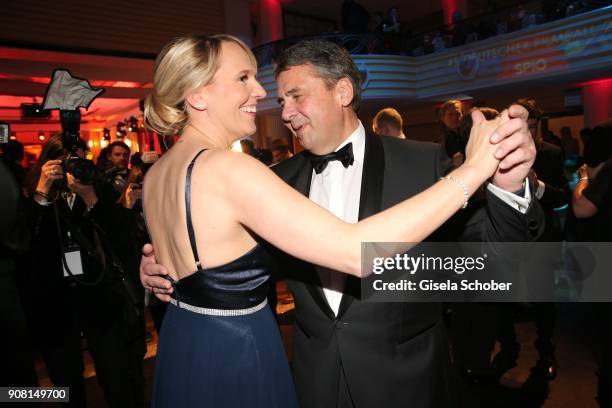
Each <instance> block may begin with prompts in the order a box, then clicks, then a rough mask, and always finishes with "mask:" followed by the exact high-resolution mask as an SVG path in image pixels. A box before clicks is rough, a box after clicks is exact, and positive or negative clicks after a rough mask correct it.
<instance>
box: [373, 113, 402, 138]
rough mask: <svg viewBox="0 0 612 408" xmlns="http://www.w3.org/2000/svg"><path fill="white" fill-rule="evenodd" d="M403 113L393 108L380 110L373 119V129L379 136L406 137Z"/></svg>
mask: <svg viewBox="0 0 612 408" xmlns="http://www.w3.org/2000/svg"><path fill="white" fill-rule="evenodd" d="M403 128H404V121H403V119H402V115H400V113H399V112H398V111H396V110H395V109H393V108H384V109H381V110H380V111H378V113H377V114H376V116H374V119H373V120H372V130H373V131H374V133H376V134H377V135H379V136H391V137H397V138H399V139H405V138H406V136H405V135H404V132H403Z"/></svg>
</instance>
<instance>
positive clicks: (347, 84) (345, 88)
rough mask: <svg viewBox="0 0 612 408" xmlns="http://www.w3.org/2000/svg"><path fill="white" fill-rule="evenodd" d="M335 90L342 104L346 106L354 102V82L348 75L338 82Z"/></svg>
mask: <svg viewBox="0 0 612 408" xmlns="http://www.w3.org/2000/svg"><path fill="white" fill-rule="evenodd" d="M335 90H336V96H337V98H338V101H339V102H340V104H341V105H342V106H343V107H345V108H346V107H348V106H350V105H351V103H352V102H353V96H354V95H355V92H354V90H353V82H351V80H350V79H348V78H346V77H344V78H340V79H339V80H338V82H337V83H336V87H335Z"/></svg>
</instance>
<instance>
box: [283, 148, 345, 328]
mask: <svg viewBox="0 0 612 408" xmlns="http://www.w3.org/2000/svg"><path fill="white" fill-rule="evenodd" d="M296 159H297V158H296ZM299 159H300V162H296V165H297V166H298V167H297V168H296V171H295V172H294V173H293V174H292V175H291V176H290V177H288V178H287V183H288V184H289V185H290V186H291V187H293V188H294V189H296V190H297V191H299V192H300V193H302V194H303V195H304V196H306V197H308V196H309V194H310V184H311V182H312V163H311V162H310V160H309V158H308V153H307V152H304V153H302V154H301V157H300V158H299ZM302 264H303V265H305V268H304V269H305V271H306V273H309V274H311V276H312V278H311V279H307V278H306V277H305V276H303V277H301V278H302V279H299V281H301V282H303V283H304V285H305V286H306V289H308V292H309V293H310V295H311V296H312V298H313V299H314V301H315V303H316V304H317V305H318V306H319V308H320V309H321V311H323V313H325V315H326V316H327V317H328V318H330V319H332V320H333V319H334V318H335V316H334V312H333V311H332V310H331V308H330V307H329V303H327V300H326V299H325V294H324V293H323V289H322V286H323V285H322V284H321V278H320V277H319V273H318V271H317V270H316V268H315V267H314V265H312V264H308V263H306V262H302Z"/></svg>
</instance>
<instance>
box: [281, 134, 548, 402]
mask: <svg viewBox="0 0 612 408" xmlns="http://www.w3.org/2000/svg"><path fill="white" fill-rule="evenodd" d="M308 154H309V153H308V152H302V153H300V154H298V155H296V156H294V157H292V158H291V159H289V160H287V161H285V162H282V163H280V164H278V165H277V166H275V167H273V170H274V171H275V172H276V173H277V174H278V175H279V176H280V177H281V178H283V179H284V180H285V181H286V182H287V183H288V184H290V185H291V186H293V187H294V188H295V189H297V190H298V191H300V192H301V193H302V194H304V195H306V196H308V194H309V190H310V184H311V176H312V165H311V164H310V161H309V159H308ZM441 157H442V158H443V157H444V154H443V153H442V152H441V150H440V149H439V147H437V146H436V145H434V144H430V143H419V142H414V141H408V140H401V139H396V138H378V137H376V136H373V135H366V144H365V156H364V166H363V168H364V170H363V176H362V184H361V199H360V206H359V219H363V218H365V217H368V216H370V215H372V214H375V213H377V212H379V211H381V210H383V209H386V208H388V207H390V206H392V205H394V204H396V203H398V202H400V201H402V200H404V199H406V198H408V197H411V196H413V195H415V194H417V193H419V192H421V191H423V190H424V189H426V188H427V187H429V186H431V185H432V184H433V183H435V182H436V181H437V180H438V178H439V177H440V176H442V175H443V174H444V173H445V172H446V171H447V170H448V164H445V163H444V162H443V160H442V159H441ZM458 194H460V189H458ZM489 201H490V204H489V210H490V211H488V212H487V211H481V210H477V209H473V210H472V211H471V212H464V213H463V214H461V215H462V219H461V220H459V219H457V220H458V221H460V222H461V223H462V224H466V225H469V226H468V227H466V228H465V230H464V231H463V232H464V233H465V234H462V235H464V236H466V237H469V236H471V237H472V239H475V238H476V237H478V238H480V239H487V240H491V241H495V240H497V241H502V240H527V239H529V237H530V233H529V232H528V231H531V232H532V233H534V234H537V233H538V230H539V228H540V226H539V214H540V213H539V210H538V207H537V206H535V207H534V208H533V209H532V210H531V211H530V212H529V215H528V216H524V215H522V214H520V213H519V212H517V211H515V210H514V209H512V208H510V207H509V206H507V205H506V204H504V203H502V202H501V201H500V200H499V199H497V198H495V197H490V198H489ZM487 214H493V215H494V216H490V217H489V216H487ZM530 221H532V223H531V227H532V228H531V229H529V228H528V224H529V222H530ZM447 227H448V228H447V229H448V230H451V231H452V230H453V229H456V226H453V225H452V223H451V224H449V225H448V226H447ZM439 234H440V235H443V234H444V232H443V231H440V233H439ZM285 262H286V263H285V264H284V265H283V266H282V273H283V274H284V275H285V277H286V278H287V280H288V284H289V286H290V287H291V290H292V291H293V294H294V299H295V306H296V307H295V319H296V322H295V330H294V348H295V353H294V365H293V369H294V375H295V382H296V387H297V392H298V398H299V401H300V405H301V406H302V407H305V408H308V407H317V408H318V407H336V406H337V400H338V395H339V393H340V394H342V390H339V389H338V388H339V384H342V383H344V382H345V383H346V385H347V386H348V390H349V392H350V399H352V402H353V404H354V406H356V407H360V408H361V407H386V408H392V407H396V406H402V407H404V406H407V405H410V406H414V407H445V406H449V405H451V404H452V402H451V400H452V391H451V385H450V370H449V357H448V343H447V339H446V334H445V330H444V327H443V325H442V321H441V307H440V304H437V303H413V304H410V303H367V302H362V301H360V300H359V291H360V285H359V280H358V279H356V278H352V277H348V278H347V280H346V284H345V289H344V293H345V294H344V296H343V298H342V301H341V303H340V308H339V311H338V316H337V317H336V316H334V314H333V312H332V310H331V309H330V307H329V305H328V303H327V301H326V299H325V297H324V295H323V292H322V289H321V283H320V281H319V276H318V273H317V272H316V270H315V269H314V268H313V265H311V264H308V263H305V262H302V261H299V260H296V259H285ZM341 377H344V378H343V381H340V379H341Z"/></svg>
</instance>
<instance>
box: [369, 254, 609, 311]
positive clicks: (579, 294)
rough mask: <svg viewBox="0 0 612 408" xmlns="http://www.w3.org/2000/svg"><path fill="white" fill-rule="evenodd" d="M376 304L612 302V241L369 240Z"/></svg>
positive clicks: (371, 290) (371, 298)
mask: <svg viewBox="0 0 612 408" xmlns="http://www.w3.org/2000/svg"><path fill="white" fill-rule="evenodd" d="M362 268H364V269H363V270H364V271H369V272H371V274H370V275H369V276H368V277H367V278H364V279H362V280H361V296H362V299H363V300H365V301H372V302H403V301H410V302H438V301H444V302H471V301H479V302H516V301H519V302H559V301H571V302H575V301H587V302H600V301H601V302H609V301H612V243H606V242H597V243H590V242H589V243H586V242H575V243H559V242H544V243H540V242H538V243H482V242H471V243H457V242H452V243H451V242H447V243H438V242H436V243H420V244H406V243H367V244H363V247H362Z"/></svg>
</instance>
